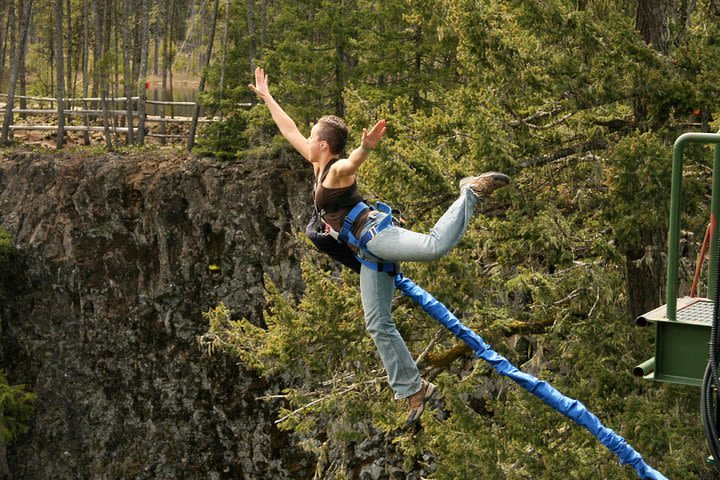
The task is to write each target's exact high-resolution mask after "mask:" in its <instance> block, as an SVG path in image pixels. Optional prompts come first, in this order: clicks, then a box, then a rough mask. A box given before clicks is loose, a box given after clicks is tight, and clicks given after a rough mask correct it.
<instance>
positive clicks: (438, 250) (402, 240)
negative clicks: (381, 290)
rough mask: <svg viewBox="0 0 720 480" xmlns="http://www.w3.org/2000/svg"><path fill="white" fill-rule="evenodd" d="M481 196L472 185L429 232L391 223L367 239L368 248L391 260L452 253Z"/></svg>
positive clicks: (433, 258)
mask: <svg viewBox="0 0 720 480" xmlns="http://www.w3.org/2000/svg"><path fill="white" fill-rule="evenodd" d="M477 201H478V197H477V196H476V195H475V194H474V193H473V192H472V190H471V189H469V188H463V189H462V190H461V191H460V197H459V198H458V199H457V200H455V202H453V204H452V205H450V208H448V209H447V211H446V212H445V213H444V214H443V216H442V217H440V219H439V220H438V221H437V223H436V224H435V226H434V227H433V228H432V230H430V233H429V234H422V233H416V232H411V231H410V230H405V229H404V228H399V227H388V228H386V229H385V230H383V231H382V232H380V233H379V234H378V235H377V236H376V237H375V238H373V239H372V240H370V241H369V242H368V243H367V246H366V248H367V249H368V250H369V251H370V253H372V254H373V255H376V256H377V257H379V258H382V259H383V260H385V261H388V262H402V261H421V262H422V261H430V260H436V259H438V258H440V257H442V256H443V255H445V254H446V253H448V252H449V251H450V250H451V249H452V248H453V247H454V246H455V245H456V244H457V243H458V242H459V241H460V239H461V238H462V236H463V235H464V234H465V230H467V226H468V224H469V223H470V217H472V214H473V212H474V211H475V205H476V204H477Z"/></svg>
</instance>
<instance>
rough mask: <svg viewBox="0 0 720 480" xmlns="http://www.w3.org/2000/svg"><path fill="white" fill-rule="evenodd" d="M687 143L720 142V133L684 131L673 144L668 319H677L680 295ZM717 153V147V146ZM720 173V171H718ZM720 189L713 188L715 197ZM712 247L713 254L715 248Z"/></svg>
mask: <svg viewBox="0 0 720 480" xmlns="http://www.w3.org/2000/svg"><path fill="white" fill-rule="evenodd" d="M686 143H714V144H720V134H717V133H683V134H682V135H680V136H679V137H678V138H677V140H675V145H674V146H673V155H672V162H673V166H672V184H671V186H670V225H669V227H668V264H667V288H666V302H665V303H666V304H667V305H666V316H667V319H668V320H675V319H676V318H677V317H676V313H677V296H678V252H679V249H680V194H681V191H682V167H683V153H684V151H685V144H686ZM716 155H717V147H716ZM715 173H716V172H715V171H714V168H713V187H714V186H715V178H714V177H715V176H716V175H715ZM718 175H720V173H718ZM716 193H717V194H718V195H720V190H718V191H716V190H715V189H714V188H713V198H714V197H715V196H716ZM712 248H713V247H711V254H712V253H713V251H714V250H712Z"/></svg>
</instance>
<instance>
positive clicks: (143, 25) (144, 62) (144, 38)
mask: <svg viewBox="0 0 720 480" xmlns="http://www.w3.org/2000/svg"><path fill="white" fill-rule="evenodd" d="M149 8H150V5H149V1H148V0H141V9H142V11H143V12H147V11H148V10H149ZM148 23H149V21H148V17H147V15H141V17H140V42H141V45H142V46H141V50H140V101H139V102H138V116H139V117H140V118H139V119H138V142H139V143H140V145H144V144H145V105H146V104H145V102H146V101H147V88H146V84H147V70H148V51H149V50H150V48H149V47H150V46H149V45H148V43H149V41H150V31H149V29H148Z"/></svg>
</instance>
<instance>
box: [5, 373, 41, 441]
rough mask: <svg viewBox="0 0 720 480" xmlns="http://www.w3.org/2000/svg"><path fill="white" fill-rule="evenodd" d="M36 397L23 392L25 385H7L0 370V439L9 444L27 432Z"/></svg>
mask: <svg viewBox="0 0 720 480" xmlns="http://www.w3.org/2000/svg"><path fill="white" fill-rule="evenodd" d="M35 399H36V396H35V394H33V393H30V392H26V391H25V385H12V386H11V385H9V384H8V381H7V378H6V377H5V373H4V372H3V371H2V370H0V438H2V440H3V441H5V442H11V441H12V440H13V439H15V438H17V436H18V435H20V434H22V433H24V432H26V431H27V428H28V427H27V423H26V422H27V421H28V420H29V419H30V416H31V414H32V411H33V403H34V402H35Z"/></svg>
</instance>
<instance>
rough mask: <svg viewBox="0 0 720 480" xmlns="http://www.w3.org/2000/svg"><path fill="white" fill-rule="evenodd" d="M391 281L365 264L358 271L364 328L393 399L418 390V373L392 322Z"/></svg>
mask: <svg viewBox="0 0 720 480" xmlns="http://www.w3.org/2000/svg"><path fill="white" fill-rule="evenodd" d="M394 291H395V279H394V278H393V277H392V276H391V275H388V274H387V273H382V272H376V271H374V270H372V269H370V268H368V267H366V266H365V265H363V266H362V268H361V269H360V296H361V297H362V304H363V310H364V311H365V327H366V328H367V330H368V332H369V333H370V336H371V337H372V339H373V341H374V342H375V346H376V347H377V349H378V352H379V353H380V358H381V359H382V362H383V365H384V366H385V370H386V371H387V375H388V382H389V383H390V387H392V389H393V391H394V392H395V398H396V399H400V398H407V397H409V396H410V395H412V394H414V393H416V392H417V391H418V390H420V382H421V379H420V372H419V371H418V368H417V366H416V365H415V361H414V360H413V358H412V355H410V351H409V350H408V348H407V345H406V344H405V341H404V340H403V339H402V337H401V336H400V333H399V332H398V330H397V327H396V326H395V323H394V322H393V319H392V313H391V304H392V297H393V292H394Z"/></svg>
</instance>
